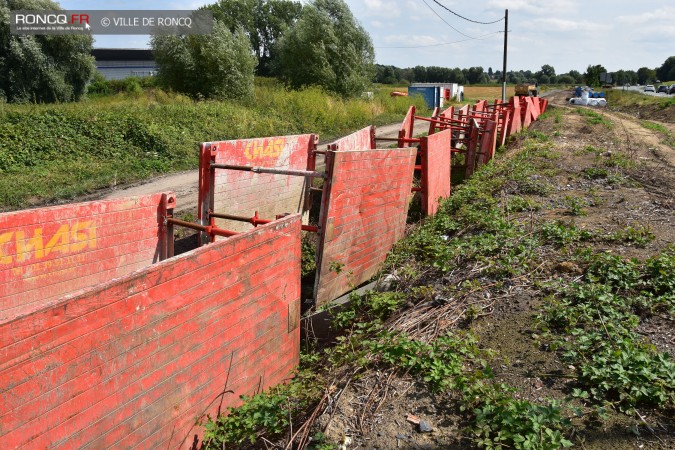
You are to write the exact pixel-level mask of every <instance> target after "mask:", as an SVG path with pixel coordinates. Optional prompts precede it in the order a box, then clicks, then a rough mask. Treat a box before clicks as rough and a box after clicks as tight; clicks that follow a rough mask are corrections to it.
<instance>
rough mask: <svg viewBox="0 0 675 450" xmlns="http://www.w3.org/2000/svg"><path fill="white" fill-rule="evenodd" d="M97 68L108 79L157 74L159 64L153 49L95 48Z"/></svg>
mask: <svg viewBox="0 0 675 450" xmlns="http://www.w3.org/2000/svg"><path fill="white" fill-rule="evenodd" d="M91 54H92V56H93V57H94V58H95V59H96V70H98V71H99V72H100V73H101V74H103V76H104V77H105V78H106V80H121V79H123V78H127V77H148V76H154V75H156V74H157V64H156V63H155V58H154V56H153V55H152V50H149V49H138V48H95V49H93V50H92V51H91Z"/></svg>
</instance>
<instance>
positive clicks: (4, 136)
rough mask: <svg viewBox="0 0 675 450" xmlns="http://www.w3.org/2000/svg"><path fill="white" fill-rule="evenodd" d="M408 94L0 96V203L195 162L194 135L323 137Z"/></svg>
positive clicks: (394, 116)
mask: <svg viewBox="0 0 675 450" xmlns="http://www.w3.org/2000/svg"><path fill="white" fill-rule="evenodd" d="M411 102H417V104H416V106H417V107H418V108H420V109H421V111H422V112H425V111H426V109H425V107H424V105H423V103H422V102H421V101H420V99H417V98H414V99H408V98H391V97H389V95H388V90H386V89H384V90H379V91H378V92H376V93H375V95H374V98H373V99H372V100H366V99H352V100H342V99H340V98H336V97H332V96H330V95H328V94H326V93H324V92H321V91H320V90H317V89H308V90H305V91H301V92H294V91H287V90H285V89H284V88H283V87H282V86H280V85H278V84H276V83H274V82H272V81H270V80H259V82H258V86H257V89H256V99H255V101H253V102H251V103H237V102H225V101H223V102H216V101H201V102H194V101H192V100H190V99H188V98H186V97H184V96H181V95H175V94H170V93H165V92H163V91H160V90H153V89H148V90H145V91H140V92H139V91H138V90H136V91H132V92H129V93H121V94H117V95H108V96H92V97H91V98H89V99H87V100H85V101H82V102H80V103H73V104H59V105H7V104H0V174H2V176H1V177H0V211H2V210H9V209H16V208H21V207H26V206H30V205H35V204H41V203H46V202H51V201H54V200H58V199H68V198H72V197H75V196H78V195H82V194H84V193H89V192H92V191H94V190H96V189H99V188H105V187H111V186H114V185H116V184H121V183H129V182H134V181H138V180H142V179H145V178H147V177H149V176H152V175H156V174H161V173H168V172H174V171H178V170H183V169H191V168H196V167H197V165H198V154H197V153H198V152H197V144H198V143H199V142H205V141H214V140H225V139H238V138H242V139H243V138H251V137H258V136H276V135H286V134H301V133H317V134H319V135H320V136H321V138H322V139H324V140H325V139H330V138H332V137H336V136H339V135H342V134H345V133H349V132H351V131H354V130H356V129H358V128H360V127H363V126H366V125H369V124H383V123H391V122H396V121H399V120H401V117H402V116H403V115H404V114H405V112H406V111H407V109H408V107H409V106H410V103H411Z"/></svg>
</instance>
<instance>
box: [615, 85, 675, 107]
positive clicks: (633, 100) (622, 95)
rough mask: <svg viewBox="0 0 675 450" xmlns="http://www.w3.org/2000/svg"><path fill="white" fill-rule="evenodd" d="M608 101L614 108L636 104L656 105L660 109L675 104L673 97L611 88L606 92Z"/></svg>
mask: <svg viewBox="0 0 675 450" xmlns="http://www.w3.org/2000/svg"><path fill="white" fill-rule="evenodd" d="M606 95H607V103H608V104H609V105H610V106H611V107H612V108H620V109H621V108H626V107H629V108H630V107H635V106H638V107H639V106H654V107H656V108H658V109H667V108H672V107H673V106H675V98H673V97H657V96H655V95H644V94H643V93H642V92H637V91H622V90H620V89H609V90H608V91H607V92H606Z"/></svg>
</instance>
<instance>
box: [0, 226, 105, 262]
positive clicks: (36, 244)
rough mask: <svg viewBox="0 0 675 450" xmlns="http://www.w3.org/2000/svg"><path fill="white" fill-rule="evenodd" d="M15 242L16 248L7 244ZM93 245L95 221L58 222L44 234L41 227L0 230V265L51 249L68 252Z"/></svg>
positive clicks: (38, 256) (39, 255)
mask: <svg viewBox="0 0 675 450" xmlns="http://www.w3.org/2000/svg"><path fill="white" fill-rule="evenodd" d="M12 242H13V243H14V244H15V247H14V248H15V251H12V250H11V249H10V248H9V247H10V244H11V243H12ZM87 248H89V249H94V248H96V225H95V224H94V222H93V221H91V220H89V221H86V222H75V223H73V224H70V225H69V224H67V223H66V224H63V225H61V226H60V227H59V228H58V230H56V233H54V234H53V235H51V236H45V234H44V229H43V228H42V227H39V228H35V229H33V230H17V231H8V232H5V233H2V234H0V265H8V264H13V263H15V262H16V263H21V262H25V261H31V260H38V259H42V258H45V257H47V256H49V255H50V254H52V253H60V254H62V255H67V254H70V253H77V252H80V251H82V250H84V249H87Z"/></svg>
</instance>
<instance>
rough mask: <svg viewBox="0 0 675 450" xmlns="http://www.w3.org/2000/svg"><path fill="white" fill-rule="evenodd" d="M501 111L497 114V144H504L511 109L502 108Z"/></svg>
mask: <svg viewBox="0 0 675 450" xmlns="http://www.w3.org/2000/svg"><path fill="white" fill-rule="evenodd" d="M501 111H502V113H501V115H500V116H499V140H498V142H499V145H504V144H506V136H507V135H508V128H509V124H510V123H511V109H510V108H502V110H501Z"/></svg>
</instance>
